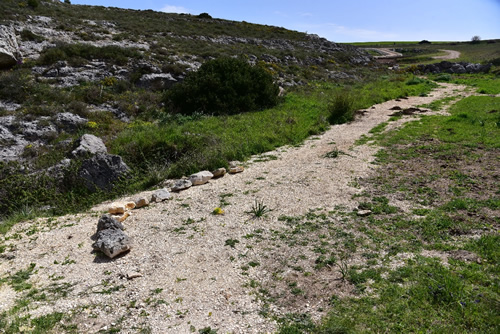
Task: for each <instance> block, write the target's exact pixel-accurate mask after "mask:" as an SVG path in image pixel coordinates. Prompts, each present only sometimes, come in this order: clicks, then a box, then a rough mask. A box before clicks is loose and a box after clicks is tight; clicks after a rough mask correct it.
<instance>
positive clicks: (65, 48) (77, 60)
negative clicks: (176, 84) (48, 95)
mask: <svg viewBox="0 0 500 334" xmlns="http://www.w3.org/2000/svg"><path fill="white" fill-rule="evenodd" d="M129 58H134V59H140V58H142V56H141V54H140V53H139V52H138V51H137V50H134V49H128V48H122V47H119V46H115V45H107V46H103V47H96V46H93V45H89V44H65V43H58V44H57V45H56V46H55V47H53V48H48V49H45V50H44V51H43V52H42V54H41V55H40V58H39V59H38V61H37V62H38V64H40V65H52V64H54V63H56V62H58V61H60V60H67V61H69V62H70V63H71V64H72V65H75V66H78V65H82V64H83V63H84V62H85V60H92V59H101V60H106V61H108V62H110V63H112V64H117V65H126V64H127V62H128V60H129Z"/></svg>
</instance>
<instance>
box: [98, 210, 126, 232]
mask: <svg viewBox="0 0 500 334" xmlns="http://www.w3.org/2000/svg"><path fill="white" fill-rule="evenodd" d="M108 229H112V230H123V224H122V223H120V222H119V221H118V220H116V219H114V218H113V217H111V216H110V215H107V214H106V215H102V216H101V218H99V221H98V222H97V233H99V232H101V231H102V230H108Z"/></svg>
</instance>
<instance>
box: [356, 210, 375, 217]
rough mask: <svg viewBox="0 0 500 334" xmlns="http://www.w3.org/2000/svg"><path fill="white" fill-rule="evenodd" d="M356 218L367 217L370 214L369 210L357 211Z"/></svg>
mask: <svg viewBox="0 0 500 334" xmlns="http://www.w3.org/2000/svg"><path fill="white" fill-rule="evenodd" d="M357 214H358V216H359V217H367V216H369V215H371V214H372V212H371V210H359V211H358V213H357Z"/></svg>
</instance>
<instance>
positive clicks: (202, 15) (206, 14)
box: [198, 13, 212, 19]
mask: <svg viewBox="0 0 500 334" xmlns="http://www.w3.org/2000/svg"><path fill="white" fill-rule="evenodd" d="M198 17H199V18H200V19H211V18H212V16H210V14H208V13H201V14H200V15H198Z"/></svg>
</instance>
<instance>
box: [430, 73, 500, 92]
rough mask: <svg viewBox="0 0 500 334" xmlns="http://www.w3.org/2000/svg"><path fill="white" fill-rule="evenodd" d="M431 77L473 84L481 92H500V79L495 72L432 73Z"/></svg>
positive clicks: (462, 83) (437, 79) (438, 79)
mask: <svg viewBox="0 0 500 334" xmlns="http://www.w3.org/2000/svg"><path fill="white" fill-rule="evenodd" d="M430 78H431V79H434V80H436V81H444V82H452V83H456V84H461V85H468V86H472V87H475V90H476V92H478V93H481V94H494V95H496V94H500V79H499V78H498V75H495V74H474V75H470V74H453V75H450V74H447V75H446V74H445V75H443V74H441V75H439V74H438V75H431V76H430Z"/></svg>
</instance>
